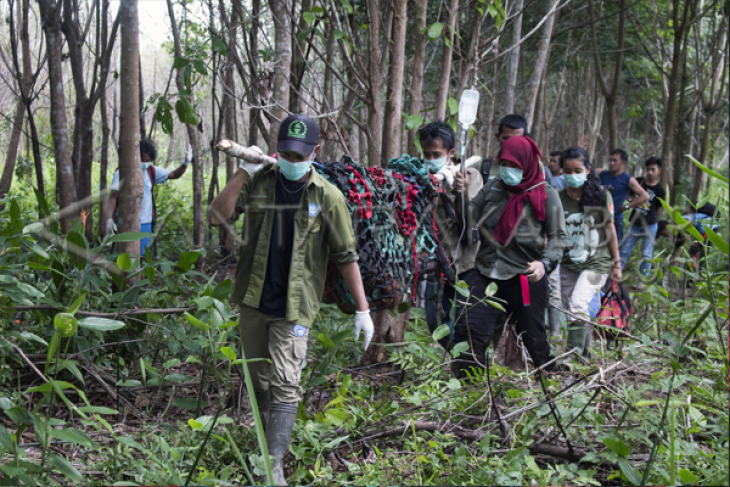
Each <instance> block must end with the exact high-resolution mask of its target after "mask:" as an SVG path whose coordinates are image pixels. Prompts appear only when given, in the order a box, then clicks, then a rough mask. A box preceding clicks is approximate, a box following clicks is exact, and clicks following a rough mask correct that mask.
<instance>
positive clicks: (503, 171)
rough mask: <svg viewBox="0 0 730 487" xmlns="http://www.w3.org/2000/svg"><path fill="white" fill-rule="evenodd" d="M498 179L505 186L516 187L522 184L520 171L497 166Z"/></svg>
mask: <svg viewBox="0 0 730 487" xmlns="http://www.w3.org/2000/svg"><path fill="white" fill-rule="evenodd" d="M499 177H500V178H502V181H503V182H504V184H506V185H507V186H517V185H518V184H520V183H521V182H522V169H518V168H514V167H504V166H499Z"/></svg>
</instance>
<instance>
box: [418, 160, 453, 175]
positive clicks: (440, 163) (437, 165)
mask: <svg viewBox="0 0 730 487" xmlns="http://www.w3.org/2000/svg"><path fill="white" fill-rule="evenodd" d="M448 161H449V156H444V157H439V158H438V159H424V160H423V163H424V164H425V165H426V167H427V168H428V170H429V171H431V172H432V173H437V172H439V171H440V170H441V169H443V168H444V166H445V165H446V164H447V163H448Z"/></svg>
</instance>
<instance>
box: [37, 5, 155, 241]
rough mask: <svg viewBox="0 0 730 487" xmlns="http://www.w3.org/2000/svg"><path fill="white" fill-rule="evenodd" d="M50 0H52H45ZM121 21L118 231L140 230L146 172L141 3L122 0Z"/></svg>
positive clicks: (120, 6)
mask: <svg viewBox="0 0 730 487" xmlns="http://www.w3.org/2000/svg"><path fill="white" fill-rule="evenodd" d="M42 1H49V0H42ZM119 21H120V31H121V50H120V54H119V57H120V59H119V102H120V105H121V106H122V107H124V110H121V112H120V113H119V181H120V185H119V231H120V232H121V233H125V232H138V231H139V229H140V217H141V213H142V198H143V197H144V175H143V173H142V169H141V167H142V162H141V159H140V154H139V140H140V134H139V6H138V0H120V3H119ZM118 245H119V251H120V252H126V253H128V254H130V255H139V241H137V242H119V243H118Z"/></svg>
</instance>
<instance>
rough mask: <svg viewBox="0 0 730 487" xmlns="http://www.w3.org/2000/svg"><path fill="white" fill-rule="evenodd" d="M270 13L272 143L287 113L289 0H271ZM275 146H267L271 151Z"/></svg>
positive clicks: (289, 70) (289, 32)
mask: <svg viewBox="0 0 730 487" xmlns="http://www.w3.org/2000/svg"><path fill="white" fill-rule="evenodd" d="M269 6H270V7H271V15H272V17H273V19H274V66H275V67H274V94H273V96H272V98H271V101H270V103H271V104H273V105H274V107H273V109H272V110H271V115H272V119H271V120H270V130H269V140H270V141H271V143H272V144H273V145H275V144H276V138H277V136H278V135H279V125H281V122H282V120H284V119H285V118H286V117H287V116H288V115H289V111H288V108H289V77H290V76H291V58H292V47H291V41H292V34H291V13H290V12H291V0H271V1H270V2H269ZM275 149H276V148H275V147H269V152H270V153H273V151H274V150H275Z"/></svg>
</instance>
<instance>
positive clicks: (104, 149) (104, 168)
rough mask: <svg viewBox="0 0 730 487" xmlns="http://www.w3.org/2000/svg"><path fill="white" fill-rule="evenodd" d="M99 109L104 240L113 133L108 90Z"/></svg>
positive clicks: (101, 233)
mask: <svg viewBox="0 0 730 487" xmlns="http://www.w3.org/2000/svg"><path fill="white" fill-rule="evenodd" d="M99 108H100V110H101V159H100V161H99V162H100V164H99V165H100V168H99V226H98V228H97V235H99V237H100V238H104V236H105V235H106V219H107V215H108V214H109V209H108V205H107V203H108V194H107V180H106V176H107V173H108V172H109V134H110V132H111V131H110V130H109V116H108V113H107V109H108V107H107V99H106V90H102V92H101V98H100V100H99Z"/></svg>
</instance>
